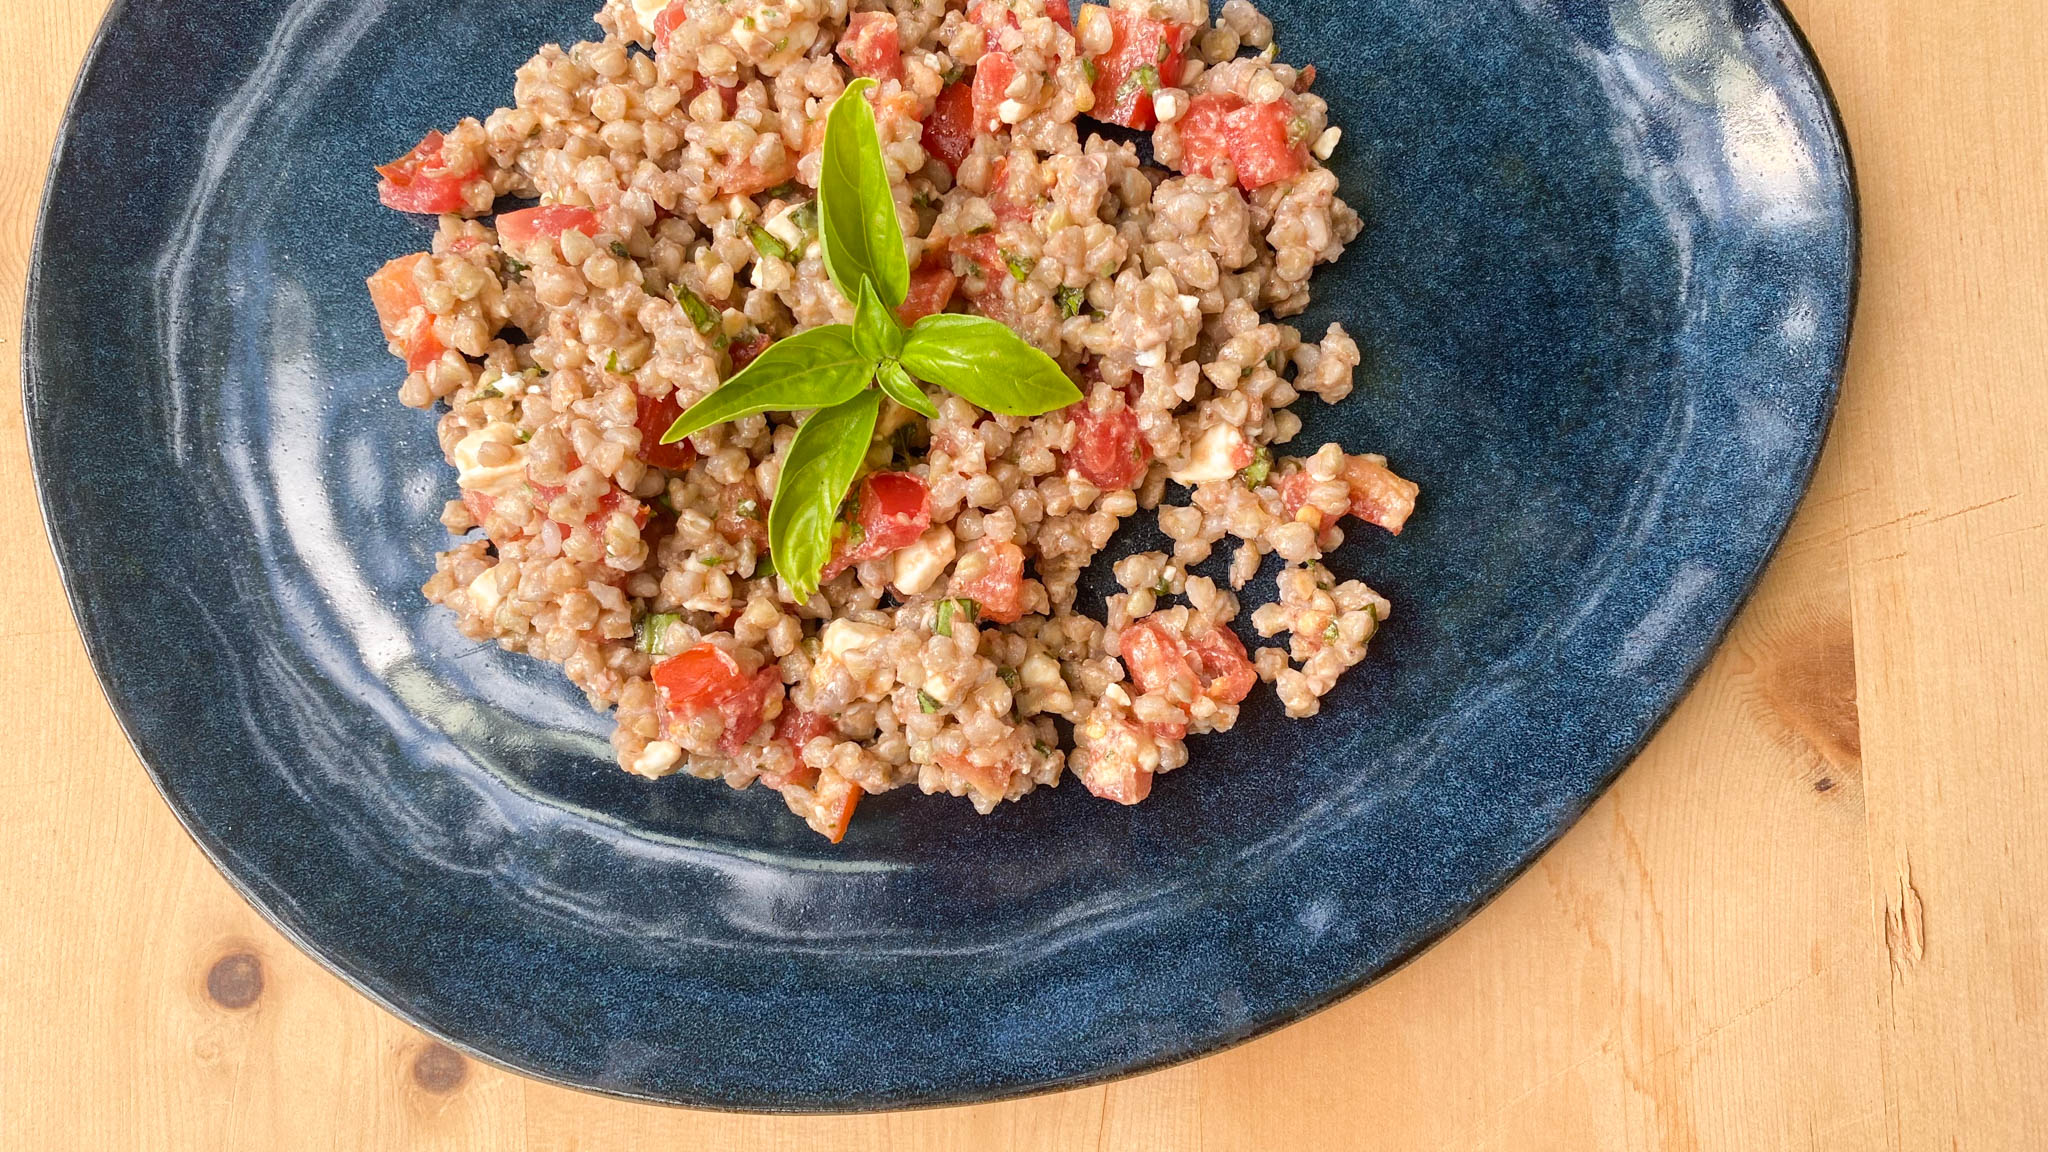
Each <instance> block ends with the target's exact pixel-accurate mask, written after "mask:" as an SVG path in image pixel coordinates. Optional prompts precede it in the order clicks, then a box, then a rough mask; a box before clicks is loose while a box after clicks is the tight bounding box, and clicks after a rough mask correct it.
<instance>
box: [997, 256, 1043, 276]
mask: <svg viewBox="0 0 2048 1152" xmlns="http://www.w3.org/2000/svg"><path fill="white" fill-rule="evenodd" d="M1003 263H1004V264H1007V265H1009V268H1010V275H1011V276H1012V277H1014V278H1015V279H1017V280H1019V281H1023V280H1029V279H1031V270H1032V269H1033V268H1035V267H1037V266H1038V263H1037V261H1035V260H1033V259H1031V258H1030V257H1029V256H1026V255H1024V254H1023V253H1021V252H1005V253H1003Z"/></svg>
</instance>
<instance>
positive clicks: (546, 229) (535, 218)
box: [498, 204, 597, 252]
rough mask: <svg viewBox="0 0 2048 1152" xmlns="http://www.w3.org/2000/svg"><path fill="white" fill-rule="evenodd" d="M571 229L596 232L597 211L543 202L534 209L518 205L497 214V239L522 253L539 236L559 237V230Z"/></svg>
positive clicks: (587, 233)
mask: <svg viewBox="0 0 2048 1152" xmlns="http://www.w3.org/2000/svg"><path fill="white" fill-rule="evenodd" d="M572 231H573V232H581V233H583V234H584V235H585V236H595V235H597V213H595V212H592V211H591V210H590V209H588V208H571V207H568V206H567V205H562V204H543V205H541V206H540V207H538V208H521V209H519V210H518V211H516V212H504V213H501V214H499V216H498V240H499V242H500V243H501V244H509V245H511V246H512V247H514V248H516V249H518V250H520V251H522V252H523V251H525V250H526V249H527V248H529V247H531V246H532V245H533V242H534V240H535V239H537V238H539V237H542V236H545V237H547V238H548V239H550V240H560V239H561V238H562V233H564V232H572Z"/></svg>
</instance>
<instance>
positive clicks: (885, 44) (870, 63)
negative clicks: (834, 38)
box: [835, 12, 903, 80]
mask: <svg viewBox="0 0 2048 1152" xmlns="http://www.w3.org/2000/svg"><path fill="white" fill-rule="evenodd" d="M897 35H898V34H897V29H896V16H895V14H894V13H891V12H855V13H854V14H852V15H851V16H848V17H847V18H846V34H845V35H844V36H841V37H840V38H839V45H838V47H837V48H836V49H835V51H837V52H838V53H839V58H840V59H841V60H844V61H846V66H847V67H849V68H851V69H853V74H854V75H856V76H872V77H873V78H875V79H877V80H901V79H902V78H903V49H902V47H901V44H900V42H899V41H898V39H897Z"/></svg>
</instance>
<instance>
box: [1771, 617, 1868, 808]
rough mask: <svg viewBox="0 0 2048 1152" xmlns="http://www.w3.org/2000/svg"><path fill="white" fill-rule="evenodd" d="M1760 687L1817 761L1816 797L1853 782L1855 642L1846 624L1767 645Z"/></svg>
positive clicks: (1857, 746)
mask: <svg viewBox="0 0 2048 1152" xmlns="http://www.w3.org/2000/svg"><path fill="white" fill-rule="evenodd" d="M1772 647H1773V648H1774V649H1775V651H1773V652H1771V653H1770V654H1769V656H1767V657H1766V658H1765V660H1764V666H1763V669H1762V672H1761V675H1760V676H1759V678H1758V680H1759V687H1760V689H1761V690H1762V694H1763V697H1764V700H1765V702H1766V703H1768V705H1769V706H1770V709H1771V711H1772V712H1773V713H1775V714H1776V716H1777V717H1778V719H1779V721H1780V722H1781V723H1782V724H1783V725H1784V727H1785V729H1786V730H1787V731H1788V732H1789V733H1790V734H1791V735H1792V736H1793V737H1794V738H1795V739H1797V740H1798V741H1799V742H1800V743H1802V744H1805V745H1806V746H1807V747H1808V748H1810V749H1812V750H1813V752H1814V754H1815V755H1817V756H1818V757H1819V758H1820V764H1819V765H1818V766H1817V767H1818V768H1819V769H1820V771H1819V772H1817V773H1816V775H1815V779H1814V781H1813V790H1814V791H1815V792H1821V793H1826V792H1831V791H1833V790H1835V789H1837V788H1839V787H1841V786H1842V785H1843V784H1844V783H1849V782H1853V781H1854V780H1855V778H1856V777H1858V776H1859V775H1860V774H1861V772H1862V769H1863V734H1862V728H1861V721H1860V718H1859V717H1858V716H1857V713H1856V642H1855V639H1854V635H1853V633H1851V631H1850V628H1849V622H1848V621H1847V620H1846V619H1838V620H1832V621H1828V622H1825V623H1822V624H1821V625H1820V626H1819V627H1815V628H1812V629H1809V630H1803V631H1801V632H1800V633H1799V634H1798V635H1797V637H1796V638H1789V637H1788V638H1787V639H1785V640H1783V641H1780V642H1778V643H1775V644H1773V645H1772Z"/></svg>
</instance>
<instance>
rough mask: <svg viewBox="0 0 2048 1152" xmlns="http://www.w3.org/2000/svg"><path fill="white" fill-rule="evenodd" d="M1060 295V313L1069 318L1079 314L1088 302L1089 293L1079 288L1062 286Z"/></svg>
mask: <svg viewBox="0 0 2048 1152" xmlns="http://www.w3.org/2000/svg"><path fill="white" fill-rule="evenodd" d="M1058 296H1059V301H1060V315H1062V316H1065V317H1066V318H1067V319H1069V320H1071V319H1073V318H1074V317H1076V316H1079V315H1080V314H1081V309H1082V308H1083V307H1084V306H1085V305H1086V304H1087V303H1088V293H1087V292H1085V291H1083V290H1081V289H1079V288H1062V289H1060V290H1059V293H1058Z"/></svg>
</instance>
